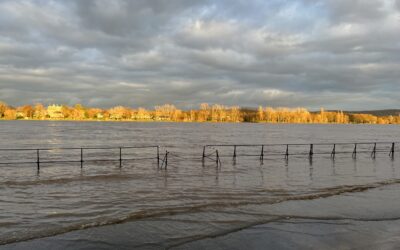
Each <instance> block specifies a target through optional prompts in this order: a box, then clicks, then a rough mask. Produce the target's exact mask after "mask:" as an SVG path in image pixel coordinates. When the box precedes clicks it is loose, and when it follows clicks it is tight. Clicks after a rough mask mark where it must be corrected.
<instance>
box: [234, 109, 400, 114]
mask: <svg viewBox="0 0 400 250" xmlns="http://www.w3.org/2000/svg"><path fill="white" fill-rule="evenodd" d="M241 110H242V111H244V112H246V113H255V112H257V108H253V107H244V108H241ZM326 111H328V112H338V111H340V110H326ZM319 112H320V111H310V113H312V114H316V113H319ZM343 113H345V114H370V115H374V116H390V115H392V116H399V115H400V109H381V110H363V111H345V110H343Z"/></svg>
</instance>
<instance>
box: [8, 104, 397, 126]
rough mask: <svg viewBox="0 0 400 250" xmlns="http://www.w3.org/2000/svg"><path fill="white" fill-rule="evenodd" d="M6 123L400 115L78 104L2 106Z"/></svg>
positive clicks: (360, 119)
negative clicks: (90, 105) (88, 105)
mask: <svg viewBox="0 0 400 250" xmlns="http://www.w3.org/2000/svg"><path fill="white" fill-rule="evenodd" d="M0 119H3V120H73V121H149V122H151V121H174V122H267V123H338V124H349V123H352V124H359V123H367V124H400V115H399V114H397V115H386V116H377V115H373V114H365V113H362V114H360V113H345V112H342V111H324V109H321V110H320V111H319V112H310V111H308V110H307V109H305V108H292V109H290V108H270V107H266V108H264V107H261V106H260V107H259V108H258V110H256V109H244V108H240V107H238V106H232V107H226V106H223V105H219V104H214V105H209V104H206V103H203V104H201V105H200V107H199V108H198V109H194V110H180V109H177V108H176V107H175V106H174V105H170V104H165V105H162V106H156V107H155V108H154V109H153V110H147V109H144V108H129V107H123V106H116V107H113V108H110V109H100V108H91V107H84V106H82V105H80V104H76V105H75V106H73V107H70V106H66V105H50V106H47V107H45V106H43V105H42V104H40V103H39V104H36V105H33V106H32V105H24V106H20V107H12V106H10V105H7V104H6V103H4V102H0Z"/></svg>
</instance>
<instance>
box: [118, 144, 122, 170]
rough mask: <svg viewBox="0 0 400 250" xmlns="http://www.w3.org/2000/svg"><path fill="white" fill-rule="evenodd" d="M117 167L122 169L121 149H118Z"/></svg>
mask: <svg viewBox="0 0 400 250" xmlns="http://www.w3.org/2000/svg"><path fill="white" fill-rule="evenodd" d="M119 167H120V168H122V147H119Z"/></svg>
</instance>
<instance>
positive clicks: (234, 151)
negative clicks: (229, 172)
mask: <svg viewBox="0 0 400 250" xmlns="http://www.w3.org/2000/svg"><path fill="white" fill-rule="evenodd" d="M233 159H234V160H236V145H234V146H233Z"/></svg>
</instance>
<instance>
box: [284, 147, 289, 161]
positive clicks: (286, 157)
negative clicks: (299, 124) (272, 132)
mask: <svg viewBox="0 0 400 250" xmlns="http://www.w3.org/2000/svg"><path fill="white" fill-rule="evenodd" d="M285 159H286V160H287V159H289V144H287V145H286V153H285Z"/></svg>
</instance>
